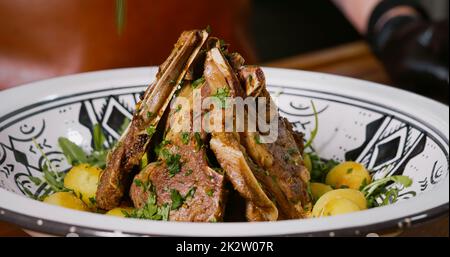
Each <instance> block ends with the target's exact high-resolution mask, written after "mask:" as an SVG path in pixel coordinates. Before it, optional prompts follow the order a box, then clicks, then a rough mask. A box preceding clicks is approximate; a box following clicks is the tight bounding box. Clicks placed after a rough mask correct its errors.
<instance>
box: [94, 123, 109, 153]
mask: <svg viewBox="0 0 450 257" xmlns="http://www.w3.org/2000/svg"><path fill="white" fill-rule="evenodd" d="M93 130H94V131H93V133H92V134H93V135H92V137H93V141H94V150H96V151H102V150H104V147H103V143H105V141H106V137H105V134H103V130H102V127H101V125H100V124H98V123H97V124H95V125H94V129H93Z"/></svg>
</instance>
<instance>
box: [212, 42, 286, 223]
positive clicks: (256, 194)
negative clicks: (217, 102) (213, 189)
mask: <svg viewBox="0 0 450 257" xmlns="http://www.w3.org/2000/svg"><path fill="white" fill-rule="evenodd" d="M204 77H205V79H206V82H207V83H208V85H209V86H210V88H216V90H219V89H220V88H223V87H227V89H228V90H229V92H230V93H229V96H230V97H237V96H243V95H244V94H245V93H244V92H243V89H242V88H241V86H240V83H239V80H238V78H237V77H236V75H235V73H234V71H233V69H232V68H231V67H230V65H229V63H228V61H227V60H226V59H225V57H224V56H223V54H222V53H221V51H220V50H219V48H212V49H211V50H210V51H209V52H208V53H207V57H206V61H205V71H204ZM222 112H224V111H223V110H218V113H217V114H216V115H222ZM210 147H211V149H212V150H213V152H214V154H215V155H216V158H217V160H218V161H219V163H220V165H221V167H222V168H223V169H224V171H225V174H226V176H227V178H228V179H229V180H230V181H231V183H232V184H233V187H234V188H235V189H236V190H237V191H238V192H239V193H240V195H241V196H242V197H243V198H244V199H246V201H247V219H248V220H253V221H261V220H266V221H267V220H276V219H277V218H278V210H277V208H276V207H275V204H274V203H273V202H272V201H271V200H270V199H269V197H268V196H267V195H266V193H265V192H264V190H263V188H262V187H261V185H260V184H259V183H258V181H257V179H256V178H255V175H254V173H255V172H258V171H256V169H258V167H257V166H256V165H254V164H253V163H252V161H251V160H250V158H248V155H247V153H246V152H245V149H243V148H242V146H241V144H240V141H239V134H237V133H233V132H213V133H212V135H211V140H210Z"/></svg>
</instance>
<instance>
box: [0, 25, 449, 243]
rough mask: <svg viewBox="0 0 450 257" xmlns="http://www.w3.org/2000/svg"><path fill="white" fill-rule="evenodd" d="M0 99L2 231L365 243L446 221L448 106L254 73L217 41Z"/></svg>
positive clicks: (204, 35)
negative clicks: (11, 227) (360, 239)
mask: <svg viewBox="0 0 450 257" xmlns="http://www.w3.org/2000/svg"><path fill="white" fill-rule="evenodd" d="M0 102H1V103H2V110H1V114H0V146H1V147H0V220H4V221H8V222H11V223H15V224H17V225H19V226H21V227H23V228H24V229H26V230H27V231H35V232H40V233H45V234H49V235H62V236H64V235H80V236H271V235H275V236H280V235H283V236H285V235H290V236H341V235H345V236H349V235H353V236H365V235H367V234H369V233H374V232H376V233H378V232H383V231H397V230H401V229H405V228H408V227H410V226H413V225H415V224H419V223H422V222H424V221H428V220H430V219H433V218H436V217H438V216H440V215H442V214H445V213H448V199H449V176H448V172H449V168H448V164H449V154H448V151H449V140H448V137H449V135H448V134H449V132H448V131H449V118H448V116H449V108H448V106H445V105H443V104H440V103H438V102H435V101H433V100H430V99H427V98H424V97H422V96H419V95H415V94H412V93H409V92H406V91H402V90H399V89H394V88H391V87H387V86H383V85H379V84H374V83H370V82H365V81H360V80H355V79H350V78H345V77H339V76H333V75H327V74H320V73H311V72H303V71H294V70H287V69H274V68H264V67H258V66H253V65H247V64H245V61H244V59H243V58H242V56H240V55H239V54H238V53H232V52H231V51H229V50H228V45H227V44H226V43H225V42H223V41H222V40H219V39H217V38H214V37H212V36H210V35H209V31H207V30H193V31H186V32H183V33H182V34H181V36H180V38H179V39H178V41H177V43H176V44H175V46H174V49H173V50H172V52H171V53H170V55H169V57H168V58H167V60H166V61H165V62H164V63H163V64H161V66H159V67H142V68H129V69H116V70H107V71H98V72H90V73H83V74H77V75H71V76H65V77H60V78H54V79H50V80H45V81H40V82H35V83H31V84H28V85H24V86H19V87H16V88H14V89H9V90H5V91H3V92H1V93H0ZM30 233H31V232H30Z"/></svg>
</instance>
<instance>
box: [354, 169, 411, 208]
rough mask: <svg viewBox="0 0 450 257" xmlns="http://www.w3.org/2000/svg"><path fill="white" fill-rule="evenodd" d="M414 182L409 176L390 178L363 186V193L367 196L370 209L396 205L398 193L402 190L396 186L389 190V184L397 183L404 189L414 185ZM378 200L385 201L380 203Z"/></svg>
mask: <svg viewBox="0 0 450 257" xmlns="http://www.w3.org/2000/svg"><path fill="white" fill-rule="evenodd" d="M412 182H413V181H412V179H411V178H410V177H408V176H390V177H386V178H382V179H378V180H375V181H373V182H372V183H370V184H369V185H363V186H362V187H361V192H362V193H363V194H364V195H365V197H366V199H367V204H368V206H369V207H377V206H384V205H388V204H392V203H395V202H396V201H397V198H398V193H399V191H400V190H401V188H398V187H396V186H395V185H394V186H392V187H390V188H388V187H387V186H388V184H389V183H395V184H397V185H401V186H402V187H403V188H408V187H410V186H411V185H412ZM378 199H383V201H382V202H378Z"/></svg>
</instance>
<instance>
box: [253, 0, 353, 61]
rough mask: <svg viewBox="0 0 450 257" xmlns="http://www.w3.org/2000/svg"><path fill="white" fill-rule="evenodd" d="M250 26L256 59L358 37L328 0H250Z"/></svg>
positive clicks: (314, 49) (307, 49)
mask: <svg viewBox="0 0 450 257" xmlns="http://www.w3.org/2000/svg"><path fill="white" fill-rule="evenodd" d="M250 27H251V31H252V37H253V45H254V46H255V49H256V52H257V55H258V60H259V61H260V62H269V61H273V60H275V59H280V58H286V57H289V56H293V55H298V54H303V53H306V52H311V51H316V50H321V49H325V48H329V47H333V46H336V45H341V44H344V43H349V42H354V41H356V40H360V39H361V36H360V35H359V34H358V32H357V31H356V30H355V29H354V28H353V26H352V25H351V24H350V23H349V21H348V20H347V19H346V18H345V16H344V15H343V14H342V13H341V12H340V11H339V9H337V8H336V6H335V5H334V4H333V3H332V2H331V1H330V0H314V1H299V0H253V1H252V12H251V16H250Z"/></svg>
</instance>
